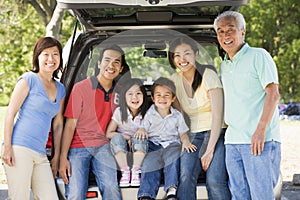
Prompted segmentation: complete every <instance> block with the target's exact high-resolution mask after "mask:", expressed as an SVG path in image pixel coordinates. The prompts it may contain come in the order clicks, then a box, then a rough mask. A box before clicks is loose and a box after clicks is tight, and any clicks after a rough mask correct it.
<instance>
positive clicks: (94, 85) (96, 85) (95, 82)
mask: <svg viewBox="0 0 300 200" xmlns="http://www.w3.org/2000/svg"><path fill="white" fill-rule="evenodd" d="M91 81H92V89H93V90H96V89H97V88H99V89H100V90H102V91H103V92H104V94H105V95H104V100H105V101H109V96H108V95H109V94H111V93H112V92H113V91H114V88H115V85H116V83H115V81H113V84H112V87H111V88H110V89H109V90H108V91H107V92H106V91H105V89H104V88H103V87H102V85H101V84H100V83H99V81H98V79H97V77H96V76H92V77H91Z"/></svg>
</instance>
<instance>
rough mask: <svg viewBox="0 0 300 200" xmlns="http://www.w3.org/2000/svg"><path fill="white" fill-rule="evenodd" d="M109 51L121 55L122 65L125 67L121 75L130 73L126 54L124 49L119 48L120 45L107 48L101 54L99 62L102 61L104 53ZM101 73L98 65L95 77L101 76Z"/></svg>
mask: <svg viewBox="0 0 300 200" xmlns="http://www.w3.org/2000/svg"><path fill="white" fill-rule="evenodd" d="M107 50H114V51H117V52H119V53H120V54H121V65H122V67H123V70H122V72H121V73H120V75H123V74H125V73H127V72H129V71H130V70H129V65H128V64H127V62H126V59H125V53H124V51H123V49H122V48H121V47H119V46H118V45H116V44H112V45H108V46H105V47H104V48H103V49H102V50H101V52H100V54H99V58H98V60H99V61H101V60H102V58H103V55H104V52H105V51H107ZM99 71H100V69H99V68H98V64H97V67H96V69H95V75H97V74H99Z"/></svg>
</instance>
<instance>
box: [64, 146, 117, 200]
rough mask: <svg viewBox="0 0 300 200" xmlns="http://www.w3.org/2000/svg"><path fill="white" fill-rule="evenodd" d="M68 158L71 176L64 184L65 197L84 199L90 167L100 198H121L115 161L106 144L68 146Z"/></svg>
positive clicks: (107, 199)
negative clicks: (85, 146) (67, 182)
mask: <svg viewBox="0 0 300 200" xmlns="http://www.w3.org/2000/svg"><path fill="white" fill-rule="evenodd" d="M68 159H69V161H70V165H71V176H70V177H69V184H68V185H66V197H67V199H74V200H84V199H85V195H86V192H87V189H88V179H89V171H90V168H91V169H92V172H93V173H94V175H95V177H96V182H97V185H98V188H99V191H100V192H101V195H102V199H105V200H109V199H110V200H121V199H122V197H121V192H120V188H119V185H118V181H117V170H116V162H115V159H114V157H113V155H112V154H111V151H110V148H109V145H108V144H105V145H103V146H99V147H88V148H70V150H69V154H68Z"/></svg>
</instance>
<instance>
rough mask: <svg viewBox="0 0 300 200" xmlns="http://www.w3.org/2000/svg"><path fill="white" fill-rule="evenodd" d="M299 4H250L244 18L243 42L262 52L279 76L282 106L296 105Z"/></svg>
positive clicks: (254, 0)
mask: <svg viewBox="0 0 300 200" xmlns="http://www.w3.org/2000/svg"><path fill="white" fill-rule="evenodd" d="M299 4H300V2H299V0H251V1H250V4H249V5H248V6H244V7H242V8H241V9H240V12H241V13H243V14H244V16H245V19H246V23H247V27H246V29H247V31H246V41H247V42H248V43H249V44H250V45H252V46H257V47H263V48H265V49H266V50H267V51H268V52H269V53H270V54H271V56H272V57H273V59H274V61H275V63H276V65H277V68H278V74H279V81H280V92H281V98H282V101H283V102H288V101H289V100H290V99H291V98H293V99H294V101H300V89H299V85H300V60H299V59H300V46H299V44H300V39H299V36H300V14H299V13H300V5H299Z"/></svg>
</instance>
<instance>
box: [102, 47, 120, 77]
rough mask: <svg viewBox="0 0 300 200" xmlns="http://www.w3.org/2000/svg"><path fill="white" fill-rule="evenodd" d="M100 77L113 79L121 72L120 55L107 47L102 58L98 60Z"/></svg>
mask: <svg viewBox="0 0 300 200" xmlns="http://www.w3.org/2000/svg"><path fill="white" fill-rule="evenodd" d="M98 67H99V69H100V74H101V77H103V78H105V79H107V80H114V79H115V78H116V77H117V76H118V75H119V74H120V73H121V72H122V69H123V67H122V56H121V53H120V52H118V51H115V50H111V49H108V50H106V51H105V52H104V53H103V58H102V59H101V60H99V61H98Z"/></svg>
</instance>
